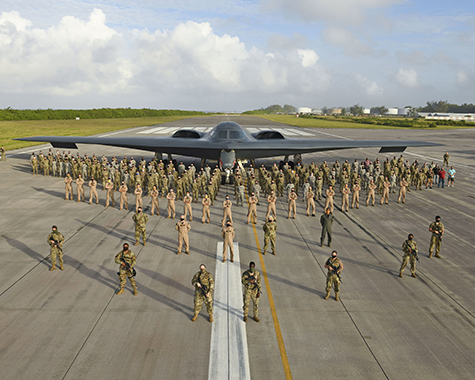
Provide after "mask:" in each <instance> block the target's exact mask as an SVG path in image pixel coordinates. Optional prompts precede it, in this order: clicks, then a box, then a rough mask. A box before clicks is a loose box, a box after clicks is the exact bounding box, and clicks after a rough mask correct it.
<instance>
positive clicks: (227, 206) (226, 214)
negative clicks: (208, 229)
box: [221, 195, 233, 227]
mask: <svg viewBox="0 0 475 380" xmlns="http://www.w3.org/2000/svg"><path fill="white" fill-rule="evenodd" d="M231 206H232V203H231V201H230V200H229V195H226V200H225V201H224V202H223V221H222V222H221V227H224V223H225V222H226V218H227V219H228V220H229V221H230V222H231V224H232V223H233V216H232V214H231Z"/></svg>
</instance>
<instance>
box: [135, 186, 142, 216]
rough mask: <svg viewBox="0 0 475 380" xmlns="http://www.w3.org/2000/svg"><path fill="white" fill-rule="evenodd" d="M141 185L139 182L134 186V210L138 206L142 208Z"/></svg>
mask: <svg viewBox="0 0 475 380" xmlns="http://www.w3.org/2000/svg"><path fill="white" fill-rule="evenodd" d="M142 193H143V191H142V187H141V186H140V184H137V186H136V187H135V190H134V194H135V210H138V209H139V207H140V208H142V207H143V200H142Z"/></svg>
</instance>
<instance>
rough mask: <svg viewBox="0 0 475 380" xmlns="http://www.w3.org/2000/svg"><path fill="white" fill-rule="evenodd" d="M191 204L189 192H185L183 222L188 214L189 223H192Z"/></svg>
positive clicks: (191, 199)
mask: <svg viewBox="0 0 475 380" xmlns="http://www.w3.org/2000/svg"><path fill="white" fill-rule="evenodd" d="M191 202H193V198H192V197H191V195H190V192H189V191H187V192H186V195H185V196H184V197H183V205H184V211H183V214H184V215H185V220H186V217H187V215H188V214H190V222H191V221H193V212H192V211H191Z"/></svg>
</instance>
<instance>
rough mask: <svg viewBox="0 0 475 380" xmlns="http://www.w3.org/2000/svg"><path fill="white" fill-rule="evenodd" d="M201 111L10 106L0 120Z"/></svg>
mask: <svg viewBox="0 0 475 380" xmlns="http://www.w3.org/2000/svg"><path fill="white" fill-rule="evenodd" d="M206 114H207V113H205V112H199V111H182V110H155V109H150V108H142V109H133V108H97V109H96V108H94V109H89V110H74V109H59V110H54V109H37V110H16V109H12V108H10V107H8V108H5V109H3V110H0V120H2V121H16V120H71V119H76V118H78V117H79V118H80V119H119V118H133V117H157V116H194V115H206Z"/></svg>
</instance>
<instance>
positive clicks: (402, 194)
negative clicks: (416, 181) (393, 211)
mask: <svg viewBox="0 0 475 380" xmlns="http://www.w3.org/2000/svg"><path fill="white" fill-rule="evenodd" d="M408 185H409V184H408V183H407V181H406V178H404V177H402V178H401V181H400V182H399V197H398V198H397V203H400V202H402V203H406V189H407V186H408Z"/></svg>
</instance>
